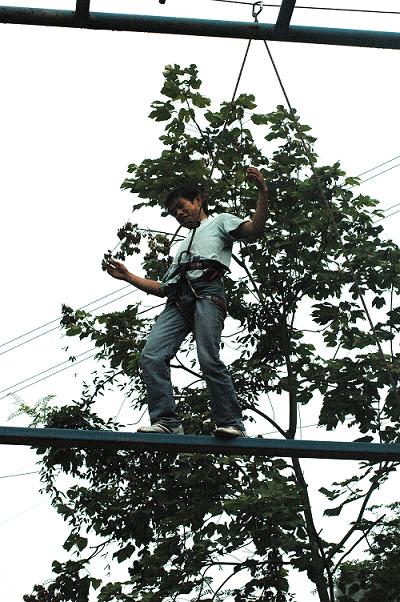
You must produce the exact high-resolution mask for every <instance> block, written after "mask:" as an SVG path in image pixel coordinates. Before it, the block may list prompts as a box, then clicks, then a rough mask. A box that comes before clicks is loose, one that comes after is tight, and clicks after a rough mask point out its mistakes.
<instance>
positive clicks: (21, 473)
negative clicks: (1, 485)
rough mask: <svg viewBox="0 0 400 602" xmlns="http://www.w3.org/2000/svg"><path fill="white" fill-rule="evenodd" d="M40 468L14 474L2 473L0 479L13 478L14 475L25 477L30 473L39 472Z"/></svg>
mask: <svg viewBox="0 0 400 602" xmlns="http://www.w3.org/2000/svg"><path fill="white" fill-rule="evenodd" d="M39 472H40V471H39V470H32V471H31V472H18V473H14V474H3V475H0V479H11V478H12V477H25V476H26V475H28V474H39Z"/></svg>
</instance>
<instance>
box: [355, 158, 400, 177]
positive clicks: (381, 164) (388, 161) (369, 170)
mask: <svg viewBox="0 0 400 602" xmlns="http://www.w3.org/2000/svg"><path fill="white" fill-rule="evenodd" d="M396 159H400V155H397V156H396V157H393V158H392V159H388V160H387V161H384V162H383V163H379V165H375V167H370V168H369V169H367V170H365V171H362V172H361V173H359V174H358V175H357V176H356V178H361V176H364V175H365V174H366V173H370V172H371V171H375V169H379V167H383V166H384V165H387V164H388V163H391V162H392V161H395V160H396Z"/></svg>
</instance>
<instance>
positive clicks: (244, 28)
mask: <svg viewBox="0 0 400 602" xmlns="http://www.w3.org/2000/svg"><path fill="white" fill-rule="evenodd" d="M0 23H14V24H23V25H48V26H52V27H75V28H85V29H110V30H117V31H143V32H148V33H169V34H179V35H193V36H210V37H219V38H244V39H254V40H273V41H277V42H303V43H306V44H307V43H311V44H334V45H338V46H364V47H372V48H393V49H400V33H398V32H388V31H363V30H357V29H337V28H328V27H305V26H300V25H292V26H290V27H289V28H288V29H284V30H283V31H281V30H280V29H279V28H276V26H275V24H273V23H247V22H242V21H211V20H209V19H188V18H180V17H179V18H178V17H164V16H162V17H159V16H149V15H129V14H127V15H125V14H122V15H121V14H116V13H97V12H90V13H89V15H88V16H87V17H85V18H82V17H80V16H79V15H77V14H76V12H75V11H65V10H50V9H42V8H24V7H11V6H0Z"/></svg>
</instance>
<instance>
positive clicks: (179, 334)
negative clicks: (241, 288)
mask: <svg viewBox="0 0 400 602" xmlns="http://www.w3.org/2000/svg"><path fill="white" fill-rule="evenodd" d="M193 287H194V289H195V290H196V292H197V293H198V294H200V295H201V294H208V295H215V296H218V297H219V298H221V299H223V300H225V295H224V289H223V284H222V281H221V279H218V280H214V281H213V282H206V281H204V280H199V281H194V282H193ZM175 301H178V303H179V307H180V309H178V308H177V305H176V302H175ZM182 310H183V311H182ZM224 319H225V311H224V309H223V308H222V307H220V306H219V305H217V304H215V303H214V302H213V301H211V300H209V299H196V298H195V297H194V295H193V293H192V292H191V291H190V288H189V286H188V284H187V283H185V282H184V283H182V284H181V285H178V287H177V288H175V291H173V293H172V294H171V295H169V297H168V301H167V303H166V306H165V309H164V310H163V311H162V313H161V314H160V315H159V316H158V318H157V320H156V322H155V324H154V326H153V328H152V330H151V332H150V335H149V338H148V339H147V342H146V344H145V346H144V349H143V351H142V354H141V358H140V363H141V367H142V373H143V379H144V382H145V384H146V389H147V398H148V405H149V414H150V421H151V423H152V424H153V423H155V422H160V423H162V424H165V425H166V426H169V427H176V426H179V425H180V424H181V419H180V417H179V415H178V413H177V411H176V405H175V400H174V396H173V389H172V384H171V370H170V361H171V359H172V358H173V357H174V355H175V354H176V352H177V351H178V349H179V347H180V346H181V344H182V342H183V340H184V339H185V337H186V336H187V335H188V334H189V332H190V331H193V334H194V339H195V341H196V346H197V357H198V360H199V364H200V368H201V371H202V373H203V377H204V380H205V381H206V384H207V389H208V393H209V396H210V401H211V410H212V413H213V417H214V420H215V423H216V425H217V426H238V427H239V428H241V429H243V428H244V427H243V422H242V411H241V409H240V406H239V404H238V400H237V397H236V393H235V390H234V388H233V383H232V379H231V377H230V375H229V372H228V370H227V368H226V366H225V364H224V363H223V362H222V361H221V359H220V357H219V347H220V342H221V333H222V329H223V325H224Z"/></svg>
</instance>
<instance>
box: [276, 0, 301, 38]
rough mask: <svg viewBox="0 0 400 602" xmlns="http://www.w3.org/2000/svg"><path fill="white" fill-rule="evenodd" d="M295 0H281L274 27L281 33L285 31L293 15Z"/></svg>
mask: <svg viewBox="0 0 400 602" xmlns="http://www.w3.org/2000/svg"><path fill="white" fill-rule="evenodd" d="M295 4H296V0H282V4H281V7H280V9H279V14H278V18H277V20H276V26H275V28H276V29H277V30H278V31H280V32H281V33H284V32H287V30H288V28H289V25H290V20H291V18H292V15H293V11H294V5H295Z"/></svg>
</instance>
